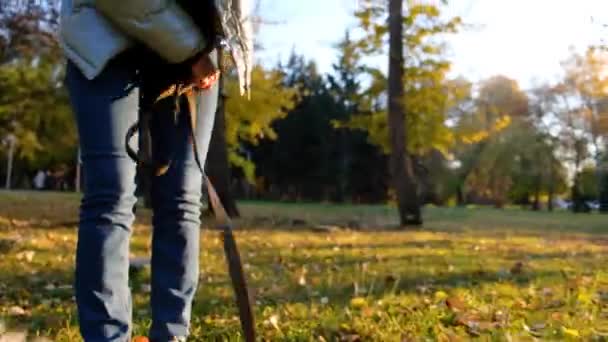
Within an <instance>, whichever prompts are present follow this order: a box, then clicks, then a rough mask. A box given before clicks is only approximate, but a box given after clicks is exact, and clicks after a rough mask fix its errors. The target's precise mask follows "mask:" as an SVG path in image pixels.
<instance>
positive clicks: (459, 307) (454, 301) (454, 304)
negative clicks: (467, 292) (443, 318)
mask: <svg viewBox="0 0 608 342" xmlns="http://www.w3.org/2000/svg"><path fill="white" fill-rule="evenodd" d="M445 305H447V306H448V308H450V310H452V311H454V312H458V311H463V310H464V309H465V307H466V306H465V304H464V302H463V301H462V300H461V299H460V298H457V297H450V298H448V299H446V300H445Z"/></svg>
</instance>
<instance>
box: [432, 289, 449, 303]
mask: <svg viewBox="0 0 608 342" xmlns="http://www.w3.org/2000/svg"><path fill="white" fill-rule="evenodd" d="M447 298H448V294H447V293H445V292H444V291H437V292H435V300H436V301H442V300H445V299H447Z"/></svg>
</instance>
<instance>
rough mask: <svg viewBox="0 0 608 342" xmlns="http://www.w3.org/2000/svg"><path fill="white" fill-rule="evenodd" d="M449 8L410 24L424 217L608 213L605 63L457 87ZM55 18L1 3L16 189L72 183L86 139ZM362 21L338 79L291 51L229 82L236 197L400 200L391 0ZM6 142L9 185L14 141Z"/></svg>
mask: <svg viewBox="0 0 608 342" xmlns="http://www.w3.org/2000/svg"><path fill="white" fill-rule="evenodd" d="M441 8H442V7H441V5H439V4H438V5H431V4H413V5H410V6H409V7H408V8H407V9H406V10H405V11H404V13H403V16H402V18H401V21H402V23H403V32H402V43H403V44H402V45H403V49H404V50H403V51H404V58H403V60H402V63H403V65H402V68H403V77H402V85H403V98H402V99H401V101H402V102H401V103H402V105H403V113H402V114H403V116H404V120H403V127H402V128H401V129H402V130H403V134H404V139H406V141H405V148H406V152H407V154H406V161H407V168H406V169H407V172H408V174H407V177H411V179H410V180H409V181H410V182H411V184H413V185H414V191H415V195H416V197H417V198H418V205H422V204H425V203H433V204H436V205H465V204H470V203H475V204H489V205H494V206H496V207H503V206H505V205H507V204H517V205H522V206H526V207H529V208H531V209H535V210H539V209H541V208H547V209H549V210H551V209H553V205H552V204H553V203H558V201H557V199H558V198H562V199H571V200H572V205H571V206H570V207H571V208H572V210H575V211H588V210H589V209H590V206H592V205H595V204H590V202H593V203H597V205H599V206H600V207H601V209H602V210H604V211H608V177H607V175H608V172H607V171H608V167H607V165H608V154H607V153H606V147H607V145H606V142H607V141H606V135H607V134H608V120H607V119H606V118H607V117H608V116H607V113H608V75H607V74H606V72H605V70H608V69H607V68H608V53H607V52H606V51H604V50H602V49H598V48H594V47H590V48H589V49H588V50H587V51H584V52H582V53H580V52H577V51H572V52H571V55H570V57H568V58H567V59H566V60H565V61H564V62H563V76H562V79H561V80H560V81H559V82H555V83H552V84H539V85H536V86H535V87H533V89H525V90H524V89H521V88H520V86H519V85H518V84H517V82H516V81H514V80H512V79H509V78H508V77H505V76H501V75H497V76H494V77H491V78H489V79H486V80H483V81H482V82H478V83H472V82H470V81H468V80H466V79H464V78H451V77H449V75H450V73H449V72H450V64H451V63H450V61H449V59H448V57H447V54H446V51H445V44H444V43H445V39H444V38H445V37H446V35H449V34H457V32H459V31H460V30H462V29H465V28H466V27H465V26H464V24H463V23H462V22H461V20H460V18H457V17H455V18H449V17H448V18H446V16H445V15H444V14H443V13H441ZM57 9H58V2H57V1H55V0H46V1H33V0H32V1H21V2H15V3H12V2H2V3H1V4H0V140H2V141H6V137H8V136H9V135H12V136H14V137H15V138H16V141H17V143H16V145H15V146H16V147H15V149H16V150H15V151H16V153H15V154H14V163H13V164H14V167H13V178H12V185H13V186H14V187H20V188H27V187H30V184H29V183H31V179H32V177H33V176H34V174H35V173H36V171H37V170H39V169H48V170H52V171H53V172H55V173H56V174H58V175H60V176H61V177H64V179H65V181H64V182H63V183H62V184H64V187H66V188H72V187H73V186H74V177H75V170H76V166H77V157H76V155H77V147H76V142H77V134H76V132H75V127H74V123H73V117H72V114H71V112H70V108H69V100H68V97H67V94H66V91H65V89H64V88H63V87H62V77H63V69H64V61H63V59H62V56H61V51H60V49H59V46H58V45H57V42H56V39H55V37H54V32H55V29H56V27H57ZM355 16H356V19H357V21H358V23H359V27H358V28H357V29H356V30H353V31H351V32H348V31H347V32H345V34H344V37H343V39H342V40H341V41H340V42H338V43H337V44H336V59H335V62H334V64H333V68H332V70H331V72H329V73H327V74H322V73H320V72H319V70H318V68H317V66H316V64H315V63H314V62H313V61H310V60H306V58H304V57H303V56H301V55H299V54H298V53H297V52H295V51H294V52H293V53H292V55H291V56H290V57H289V59H288V60H287V61H286V62H285V63H280V64H278V65H276V66H274V67H264V66H261V65H257V66H256V67H255V70H254V72H253V82H254V84H255V86H254V87H253V93H252V99H251V101H248V100H247V99H245V98H242V97H240V96H239V95H238V89H237V85H236V81H235V80H234V79H232V78H230V77H228V78H226V79H225V82H224V97H225V102H224V103H223V105H222V107H223V112H222V113H223V114H222V115H223V116H224V119H223V120H222V121H221V122H222V124H221V125H219V126H218V125H216V129H218V130H221V133H222V134H223V140H224V141H225V148H223V149H219V150H217V151H219V152H217V151H216V150H214V151H213V153H215V154H218V153H219V157H222V155H223V157H224V158H225V159H226V160H227V161H228V163H229V165H230V170H229V171H228V170H224V171H225V174H226V175H227V176H229V178H228V184H229V185H230V191H231V192H232V194H233V195H235V196H236V197H237V198H247V199H272V200H286V201H332V202H353V203H379V202H386V201H394V200H395V199H396V194H395V191H394V190H393V188H394V187H393V184H392V183H391V179H390V173H391V171H390V168H389V159H390V158H389V154H390V152H391V146H392V145H391V144H390V139H389V136H390V128H391V127H390V124H389V120H388V115H387V113H388V110H389V101H388V98H389V89H388V88H389V87H388V72H387V70H386V68H383V67H377V66H375V65H376V64H377V63H375V62H373V61H374V58H377V57H378V56H383V55H384V56H386V55H387V53H388V36H389V27H388V24H387V21H386V18H387V16H388V7H387V6H386V1H376V0H366V1H362V6H360V9H359V11H358V12H357V13H355ZM218 127H219V128H218ZM214 134H216V135H217V134H219V133H217V131H216V132H215V133H214ZM1 146H2V147H1V148H0V165H1V167H0V177H2V179H4V177H6V167H5V165H6V164H7V159H8V147H7V146H8V144H7V143H6V142H5V143H3V145H1ZM212 150H213V149H212ZM217 158H218V156H215V155H213V156H210V160H211V162H210V163H212V162H213V160H217ZM220 171H221V170H220ZM58 177H59V176H58ZM412 195H414V194H412Z"/></svg>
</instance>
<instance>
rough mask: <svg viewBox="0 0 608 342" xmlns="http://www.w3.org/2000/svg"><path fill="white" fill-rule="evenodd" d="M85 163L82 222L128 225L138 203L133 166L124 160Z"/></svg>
mask: <svg viewBox="0 0 608 342" xmlns="http://www.w3.org/2000/svg"><path fill="white" fill-rule="evenodd" d="M86 164H87V163H85V165H86ZM88 164H89V165H86V166H85V187H84V197H83V200H82V216H83V219H85V220H86V219H94V220H102V221H105V222H106V223H109V224H127V225H130V223H131V222H132V220H133V218H134V214H133V206H134V205H135V202H136V200H137V199H136V197H135V171H134V166H133V165H132V164H133V163H132V162H131V161H130V160H126V159H125V160H120V161H112V162H110V161H107V160H105V161H102V160H96V161H90V162H89V163H88ZM100 223H101V222H100ZM127 228H128V227H127Z"/></svg>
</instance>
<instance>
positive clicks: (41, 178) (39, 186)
mask: <svg viewBox="0 0 608 342" xmlns="http://www.w3.org/2000/svg"><path fill="white" fill-rule="evenodd" d="M32 183H33V184H34V189H36V190H44V189H45V188H46V172H45V171H43V170H38V172H36V175H35V176H34V179H33V180H32Z"/></svg>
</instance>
